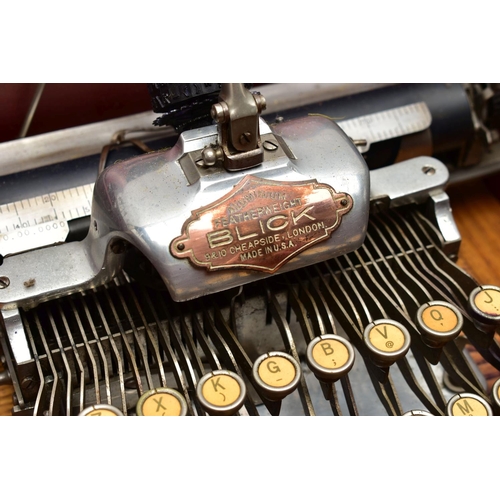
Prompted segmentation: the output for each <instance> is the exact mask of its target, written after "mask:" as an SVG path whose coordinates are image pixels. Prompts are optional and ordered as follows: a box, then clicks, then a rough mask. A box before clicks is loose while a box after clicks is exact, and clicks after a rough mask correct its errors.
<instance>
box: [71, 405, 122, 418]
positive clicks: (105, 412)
mask: <svg viewBox="0 0 500 500" xmlns="http://www.w3.org/2000/svg"><path fill="white" fill-rule="evenodd" d="M79 416H80V417H123V413H122V412H121V411H120V410H119V409H118V408H116V407H115V406H111V405H106V404H98V405H92V406H89V407H88V408H85V410H83V411H82V412H81V413H80V415H79Z"/></svg>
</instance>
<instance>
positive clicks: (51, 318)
mask: <svg viewBox="0 0 500 500" xmlns="http://www.w3.org/2000/svg"><path fill="white" fill-rule="evenodd" d="M47 314H48V316H49V321H50V325H51V326H52V330H53V331H54V336H55V338H56V342H57V346H58V347H59V352H60V353H61V358H62V360H63V364H64V369H65V370H66V374H67V375H66V415H67V416H69V415H71V407H72V404H71V397H72V394H73V383H72V372H71V368H70V366H69V363H68V359H67V357H66V353H65V352H64V347H63V345H62V342H61V337H60V336H59V331H58V329H57V325H56V322H55V321H54V316H53V315H52V312H51V311H50V309H49V310H48V311H47Z"/></svg>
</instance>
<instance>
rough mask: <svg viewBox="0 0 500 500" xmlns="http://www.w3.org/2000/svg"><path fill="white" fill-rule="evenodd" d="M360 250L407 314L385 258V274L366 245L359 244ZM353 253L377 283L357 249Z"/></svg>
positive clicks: (383, 260)
mask: <svg viewBox="0 0 500 500" xmlns="http://www.w3.org/2000/svg"><path fill="white" fill-rule="evenodd" d="M367 237H368V234H367ZM360 251H364V252H365V254H366V256H367V258H368V261H369V263H370V264H371V266H372V268H373V269H374V270H375V272H376V273H377V275H378V276H379V278H380V280H382V282H383V283H384V284H385V286H386V287H387V289H388V292H389V293H390V295H391V296H392V299H393V300H394V301H396V302H397V304H398V306H399V307H400V308H401V310H402V311H404V312H405V313H406V314H408V310H407V308H406V305H405V303H404V301H403V299H402V298H401V296H400V295H399V294H398V293H397V292H396V290H395V289H394V287H393V284H392V283H397V280H396V279H395V276H394V272H393V271H392V269H391V268H390V266H388V265H387V260H385V259H382V262H384V263H385V264H386V269H387V274H386V275H384V273H382V270H381V269H380V267H379V265H378V263H377V261H376V260H375V259H374V258H373V257H372V254H371V253H370V250H368V248H367V247H366V245H364V244H363V245H362V246H361V248H360ZM355 255H356V256H357V257H358V260H359V261H360V262H361V263H362V265H363V266H364V267H365V270H366V272H368V273H369V275H370V278H371V279H372V280H373V281H374V282H375V283H379V281H378V280H377V279H375V276H373V274H372V273H371V272H370V271H369V269H368V266H366V265H365V264H364V261H363V259H362V257H361V254H360V253H359V251H357V250H356V253H355Z"/></svg>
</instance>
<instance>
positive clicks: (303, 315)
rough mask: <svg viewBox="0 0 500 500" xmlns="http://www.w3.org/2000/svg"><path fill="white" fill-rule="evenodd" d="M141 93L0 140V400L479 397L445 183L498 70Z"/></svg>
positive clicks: (269, 410)
mask: <svg viewBox="0 0 500 500" xmlns="http://www.w3.org/2000/svg"><path fill="white" fill-rule="evenodd" d="M148 91H149V95H150V99H151V103H152V108H153V111H151V112H145V113H140V114H135V115H131V116H128V117H124V118H115V119H112V120H108V121H103V122H97V123H94V124H90V125H84V126H80V127H75V128H72V129H67V130H61V131H57V132H50V133H47V134H42V135H38V136H32V137H27V138H24V139H18V140H16V141H10V142H6V143H3V144H0V173H1V174H2V178H1V179H2V183H1V185H0V230H1V233H0V311H1V320H0V354H1V357H0V361H1V366H2V367H3V371H1V372H0V385H1V386H4V387H0V389H2V390H3V394H5V396H3V399H2V406H1V408H2V412H3V414H13V415H47V416H51V415H68V416H69V415H82V416H128V415H140V416H142V415H144V416H185V415H189V416H206V415H216V416H217V415H235V416H238V415H239V416H247V415H250V416H259V415H260V416H264V415H273V416H275V415H276V416H277V415H311V416H312V415H334V416H356V415H390V416H402V415H404V416H492V415H495V414H498V412H499V411H500V372H498V370H499V369H500V344H499V342H498V337H497V336H496V335H497V334H496V331H497V329H498V326H499V324H500V287H499V285H500V283H491V282H478V281H477V280H476V279H475V278H474V277H473V276H471V275H470V274H469V273H467V272H466V271H464V270H463V269H462V268H461V267H459V266H458V265H457V263H456V261H457V258H458V257H459V255H460V253H459V250H460V244H461V236H460V232H459V230H458V228H457V225H456V223H455V220H454V217H453V214H452V211H451V207H450V200H449V197H448V195H447V193H446V188H447V186H448V185H449V184H458V183H463V184H462V185H466V184H464V183H466V182H468V181H469V182H470V181H471V179H477V178H481V177H483V176H486V175H491V174H494V173H495V172H496V171H497V170H498V169H499V167H500V149H499V144H498V137H499V136H498V130H499V128H500V87H499V86H498V85H497V84H464V85H462V84H446V85H445V84H429V85H424V84H415V85H409V84H407V85H366V84H364V85H324V84H323V85H284V84H276V85H261V86H251V85H244V84H149V85H148V87H146V85H145V86H144V92H148ZM35 101H36V99H35ZM153 123H154V126H153ZM490 230H492V231H494V230H495V229H494V228H490ZM475 243H476V244H477V245H479V244H480V243H479V242H475Z"/></svg>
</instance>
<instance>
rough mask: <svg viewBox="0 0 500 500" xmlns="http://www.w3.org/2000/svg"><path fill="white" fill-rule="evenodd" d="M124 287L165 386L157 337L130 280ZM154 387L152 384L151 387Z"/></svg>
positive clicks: (162, 384)
mask: <svg viewBox="0 0 500 500" xmlns="http://www.w3.org/2000/svg"><path fill="white" fill-rule="evenodd" d="M125 287H126V289H127V290H128V292H129V296H130V297H131V298H132V302H133V303H134V304H135V308H136V311H137V312H138V313H139V317H140V318H141V322H142V325H143V326H144V330H145V332H146V335H145V339H146V344H147V346H148V348H149V351H150V353H151V354H152V355H154V358H155V360H156V363H155V364H156V366H157V367H158V373H159V376H160V383H161V386H162V387H167V377H166V375H165V369H164V368H163V360H162V359H161V355H160V350H159V344H158V337H156V336H155V335H154V334H153V332H152V331H151V328H150V327H149V324H148V322H147V320H146V317H145V315H144V311H143V309H142V307H141V305H140V303H139V300H138V298H137V296H136V294H135V292H134V290H133V288H132V286H131V284H130V281H129V280H128V279H127V280H126V281H125ZM151 388H154V385H153V386H152V387H151Z"/></svg>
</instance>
